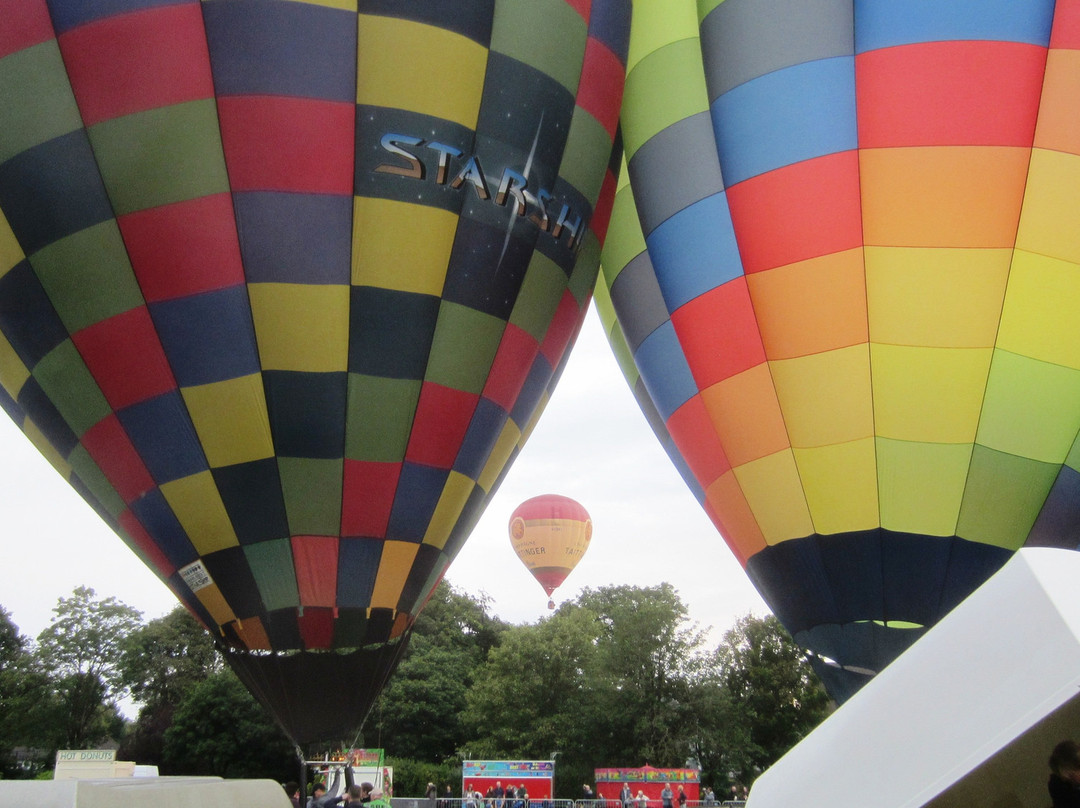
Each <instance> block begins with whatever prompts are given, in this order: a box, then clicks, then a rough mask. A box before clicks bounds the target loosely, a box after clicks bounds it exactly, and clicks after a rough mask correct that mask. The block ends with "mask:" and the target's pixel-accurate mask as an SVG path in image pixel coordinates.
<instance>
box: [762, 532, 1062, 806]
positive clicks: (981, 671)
mask: <svg viewBox="0 0 1080 808" xmlns="http://www.w3.org/2000/svg"><path fill="white" fill-rule="evenodd" d="M1070 737H1071V738H1075V739H1077V740H1080V552H1075V551H1072V550H1059V549H1049V548H1029V549H1025V550H1021V551H1019V552H1018V553H1017V554H1016V555H1015V556H1014V557H1013V558H1012V559H1011V560H1010V561H1009V563H1008V564H1006V565H1005V567H1003V568H1002V569H1001V570H1000V571H999V572H998V573H997V574H996V575H994V576H993V577H992V578H991V579H990V580H988V581H987V582H986V583H985V584H984V585H983V586H981V587H980V588H979V589H978V590H976V591H975V592H974V593H972V594H971V595H970V596H969V597H968V598H967V599H966V600H965V601H964V602H963V603H961V604H960V605H959V606H958V607H957V608H956V609H954V610H953V611H952V612H951V613H950V614H949V615H948V616H946V618H945V619H944V620H942V621H941V622H940V623H938V625H936V626H935V627H934V628H933V629H931V630H930V631H929V632H927V633H926V634H925V635H924V636H923V637H922V638H921V639H920V640H919V641H918V642H916V643H915V644H914V645H912V647H911V648H910V649H908V651H906V652H905V653H904V654H902V655H901V656H900V657H899V658H898V659H897V660H896V661H895V662H893V664H891V665H890V666H889V667H888V668H886V669H885V670H884V671H882V672H881V673H880V674H878V675H877V676H876V677H875V678H874V679H873V680H871V681H870V682H869V683H868V684H867V685H866V686H865V687H864V688H863V689H862V690H861V691H859V692H858V693H857V694H856V695H855V696H853V697H852V698H851V699H850V700H849V701H848V702H847V703H846V704H844V705H843V706H842V707H841V708H840V709H839V710H837V711H836V712H835V713H834V714H833V715H832V716H830V717H829V718H828V719H827V720H826V721H824V722H823V723H822V724H821V725H820V726H819V727H818V728H817V729H816V730H814V732H812V733H811V734H810V735H809V736H807V738H805V739H804V740H803V741H802V742H801V743H799V744H798V745H797V746H795V747H794V748H793V749H792V750H791V751H790V752H788V754H787V755H785V756H784V757H783V758H781V759H780V760H779V761H777V763H776V764H775V765H773V766H772V767H771V768H770V769H769V770H768V771H766V772H765V773H764V774H762V775H761V777H759V778H758V780H757V782H756V783H755V784H754V787H753V790H752V791H751V792H750V800H749V803H748V808H800V807H801V806H806V807H807V808H847V806H850V808H901V807H902V806H903V808H921V807H922V806H933V808H946V806H957V807H958V808H959V807H960V806H963V808H969V806H980V808H1029V807H1030V808H1046V806H1048V805H1049V803H1050V798H1049V796H1048V792H1047V790H1046V781H1047V777H1048V774H1049V770H1048V768H1047V763H1046V761H1047V758H1048V757H1049V755H1050V751H1051V749H1052V748H1053V747H1054V745H1055V744H1056V743H1057V742H1058V741H1060V740H1062V739H1063V738H1070Z"/></svg>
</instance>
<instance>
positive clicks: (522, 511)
mask: <svg viewBox="0 0 1080 808" xmlns="http://www.w3.org/2000/svg"><path fill="white" fill-rule="evenodd" d="M591 539H592V519H591V518H590V517H589V513H588V511H586V510H585V508H583V507H582V506H581V505H580V504H579V503H577V502H575V501H574V500H572V499H570V498H569V497H564V496H560V495H559V494H543V495H541V496H539V497H533V498H532V499H527V500H525V501H524V502H522V503H521V504H520V505H518V506H517V508H516V509H515V510H514V512H513V514H511V515H510V543H511V544H512V545H513V546H514V552H515V553H517V557H518V558H520V559H521V561H522V563H523V564H524V565H525V567H526V568H527V569H528V570H529V572H531V573H532V574H533V577H534V578H536V580H537V581H539V582H540V586H542V587H544V591H545V592H547V594H548V596H549V597H550V596H551V593H552V592H554V591H555V589H556V588H558V586H559V585H560V584H562V582H563V581H565V580H566V576H567V575H569V574H570V572H571V570H573V569H574V567H576V566H577V563H578V562H579V561H580V560H581V557H582V556H583V555H585V551H586V550H588V549H589V541H590V540H591Z"/></svg>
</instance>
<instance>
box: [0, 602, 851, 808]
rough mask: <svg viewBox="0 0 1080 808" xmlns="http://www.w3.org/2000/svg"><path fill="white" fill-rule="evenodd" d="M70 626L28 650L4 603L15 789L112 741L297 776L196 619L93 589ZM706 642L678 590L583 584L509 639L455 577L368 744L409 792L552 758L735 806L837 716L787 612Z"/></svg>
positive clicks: (124, 753)
mask: <svg viewBox="0 0 1080 808" xmlns="http://www.w3.org/2000/svg"><path fill="white" fill-rule="evenodd" d="M53 612H54V617H53V619H52V621H51V623H50V624H49V626H48V627H47V628H46V629H45V630H43V631H42V632H41V634H39V635H38V637H37V638H36V639H33V640H31V639H29V638H27V637H24V636H22V635H21V634H20V633H19V630H18V628H17V627H16V626H15V624H14V623H13V622H12V620H11V616H10V614H9V613H8V612H7V611H6V610H5V609H3V607H2V606H0V716H2V717H3V718H2V720H0V776H2V777H5V778H12V777H35V776H48V774H47V773H48V772H49V771H51V768H52V761H53V760H54V758H55V753H56V750H57V749H67V748H88V747H94V746H99V745H103V744H109V743H110V742H111V743H112V744H113V745H116V744H118V745H119V749H118V758H119V759H122V760H135V761H136V762H138V763H144V764H156V765H157V766H158V767H159V769H160V771H161V773H162V774H216V775H220V776H223V777H270V778H273V779H276V780H279V781H285V780H290V779H294V778H295V772H296V760H295V753H294V751H293V746H292V744H291V743H290V742H289V741H288V740H287V738H286V737H285V736H284V734H283V733H282V732H281V731H280V729H279V728H278V727H277V725H276V724H275V723H274V722H273V720H272V719H271V717H270V716H268V715H267V714H266V713H265V712H264V711H263V710H262V708H261V707H260V706H259V705H258V704H257V703H256V702H255V701H254V700H253V699H252V698H251V696H250V695H249V694H248V693H247V692H246V690H245V689H244V688H243V686H242V685H241V684H240V682H239V681H238V680H237V678H236V677H235V675H234V674H233V673H232V672H231V671H230V670H229V669H228V667H227V666H226V665H224V664H223V662H222V658H221V656H220V654H219V653H218V651H217V649H216V648H215V646H214V643H213V640H212V638H211V636H210V635H209V633H208V632H206V631H205V630H204V629H203V628H202V626H201V625H200V624H199V623H198V622H196V621H195V620H194V619H193V618H192V617H191V616H190V615H189V614H188V612H187V611H185V610H184V609H183V608H181V607H177V608H176V609H175V610H174V611H173V612H171V613H170V614H168V615H166V616H164V617H161V618H158V619H156V620H151V621H149V622H144V621H143V619H142V615H141V613H140V612H138V611H137V610H135V609H133V608H131V607H130V606H127V605H125V604H123V603H121V602H119V601H117V600H116V599H115V598H111V597H107V598H99V597H97V595H96V593H95V592H94V590H92V589H88V588H85V587H80V588H77V589H76V590H75V591H74V593H73V594H72V596H71V597H69V598H61V599H60V600H59V602H58V604H57V606H56V608H55V609H54V610H53ZM707 637H708V634H707V632H706V631H704V630H702V629H701V628H700V627H699V626H697V625H696V624H694V623H693V622H692V621H691V620H690V616H689V614H688V611H687V608H686V606H685V605H684V604H683V602H682V600H681V599H680V598H679V595H678V593H677V592H676V590H675V589H674V588H673V587H672V586H671V585H669V584H666V583H664V584H659V585H657V586H653V587H645V588H642V587H631V586H607V587H600V588H597V589H586V590H584V591H583V592H582V593H581V595H580V596H579V597H577V598H576V599H575V600H573V601H569V602H567V603H564V604H563V605H562V606H560V607H559V609H558V610H557V611H555V612H553V613H552V614H551V615H550V616H548V617H546V618H545V619H542V620H540V621H538V622H537V623H535V624H525V625H511V624H508V623H506V622H504V621H502V620H500V619H499V618H497V617H495V616H493V615H492V614H491V612H490V609H489V603H488V601H487V600H486V598H484V597H474V596H472V595H470V594H468V593H465V592H462V591H460V590H458V589H456V588H454V587H452V586H450V585H448V584H447V583H445V582H443V583H442V584H440V585H439V587H438V588H437V589H436V591H435V593H434V595H433V596H432V598H431V600H430V601H429V602H428V604H427V606H426V607H425V608H424V611H423V612H421V614H420V616H419V618H418V619H417V621H416V625H415V628H414V631H413V635H412V639H411V641H410V644H409V647H408V649H407V651H406V654H405V655H404V657H403V659H402V662H401V664H400V665H399V667H398V669H397V671H396V672H395V674H394V676H393V677H392V678H391V680H390V682H389V684H388V685H387V687H386V688H385V690H384V691H383V693H382V695H381V696H380V698H379V699H378V701H377V702H376V704H375V707H374V709H373V711H372V714H371V715H370V716H369V718H368V721H367V722H366V724H365V727H364V732H363V733H362V735H361V737H360V738H359V739H358V743H359V744H360V745H362V746H367V747H377V748H384V749H386V750H387V754H388V756H389V763H390V764H391V765H393V766H394V769H395V784H394V791H395V793H396V794H398V795H404V796H419V795H420V794H423V793H424V789H425V786H426V784H427V783H428V782H429V781H430V782H435V783H437V784H438V785H439V792H440V793H442V792H443V789H444V787H445V786H446V785H450V786H451V787H452V789H453V791H454V793H455V794H458V793H459V791H460V787H461V774H460V771H461V761H462V760H467V759H469V760H506V759H509V760H551V759H554V760H555V761H556V768H555V771H556V779H555V789H556V796H559V797H568V798H574V797H578V796H579V795H580V789H581V784H582V783H585V782H591V781H592V779H593V771H594V769H596V768H631V767H639V766H643V765H652V766H657V767H660V768H684V767H687V766H698V767H700V768H701V776H702V782H703V783H704V784H708V785H709V786H711V787H712V788H713V789H714V790H715V791H716V793H717V794H723V793H726V792H727V791H728V790H729V788H730V786H731V785H733V784H740V785H749V784H751V783H752V782H753V779H754V778H755V777H756V776H757V774H758V773H760V772H761V771H762V770H764V769H765V768H766V767H768V766H769V765H770V764H771V763H772V762H773V761H775V760H776V759H777V758H779V757H780V756H781V755H782V754H783V753H784V752H786V751H787V750H788V749H789V748H790V747H791V746H792V745H794V744H795V743H796V742H797V741H798V740H799V739H801V738H802V737H803V736H804V735H806V733H808V732H809V731H810V730H811V729H813V728H814V727H815V726H816V725H817V724H818V723H819V722H820V721H821V720H822V719H823V718H824V717H825V715H826V714H827V712H828V711H829V709H830V704H829V700H828V697H827V695H826V694H825V690H824V688H823V687H822V686H821V684H820V682H819V681H818V679H817V677H816V676H815V674H814V673H813V671H812V669H811V667H810V665H809V663H808V662H807V660H806V659H805V657H804V655H803V653H802V652H801V651H800V649H799V648H798V646H796V645H795V644H794V642H792V640H791V638H790V637H789V636H788V635H787V633H786V632H785V631H784V629H783V628H782V627H781V626H780V624H779V622H778V621H777V620H776V619H775V618H774V617H771V616H769V617H757V616H754V615H746V616H745V617H742V618H740V619H739V620H738V621H737V622H736V624H735V625H734V626H732V627H731V628H730V629H729V630H728V631H727V632H726V633H725V634H724V635H723V639H722V640H721V642H720V643H719V644H718V645H717V646H715V647H710V646H709V644H708V641H707ZM343 675H344V671H343ZM342 685H343V686H347V682H346V681H344V680H343V682H342ZM328 698H332V696H328ZM125 700H126V701H127V703H128V704H132V705H134V706H136V707H137V708H138V713H137V718H135V719H134V720H128V719H126V718H125V717H124V715H123V713H122V712H121V709H120V704H121V703H122V702H124V701H125ZM129 712H130V710H129Z"/></svg>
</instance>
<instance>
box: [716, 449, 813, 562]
mask: <svg viewBox="0 0 1080 808" xmlns="http://www.w3.org/2000/svg"><path fill="white" fill-rule="evenodd" d="M735 479H737V480H738V481H739V487H740V488H741V489H742V492H743V496H744V497H746V501H747V503H748V504H749V505H750V510H751V511H753V513H754V517H755V518H756V519H757V523H758V526H759V528H760V529H761V534H762V536H764V538H765V542H766V543H767V544H776V543H777V542H781V541H784V540H785V539H795V538H799V537H800V536H806V535H807V534H809V533H813V531H814V526H813V523H812V521H811V519H810V511H809V509H808V508H807V506H806V498H805V496H804V494H803V484H802V482H801V481H800V479H799V470H798V469H797V468H796V466H795V456H794V455H793V454H792V453H791V450H790V449H785V450H784V451H781V452H776V453H775V454H771V455H768V456H767V457H762V458H760V459H758V460H754V461H753V462H751V463H746V464H745V465H742V466H738V467H736V468H735Z"/></svg>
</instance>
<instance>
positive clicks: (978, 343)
mask: <svg viewBox="0 0 1080 808" xmlns="http://www.w3.org/2000/svg"><path fill="white" fill-rule="evenodd" d="M865 254H866V304H867V312H868V317H869V321H870V340H871V341H872V342H879V343H890V344H892V345H925V346H942V347H944V346H951V347H954V348H989V347H991V346H992V345H993V344H994V339H995V337H996V335H997V328H998V320H999V318H1000V316H1001V301H1002V298H1003V297H1004V295H1005V284H1006V282H1007V281H1008V279H1009V262H1010V261H1011V260H1012V250H1011V249H989V250H987V249H982V250H980V249H949V248H935V247H867V248H866V249H865Z"/></svg>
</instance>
